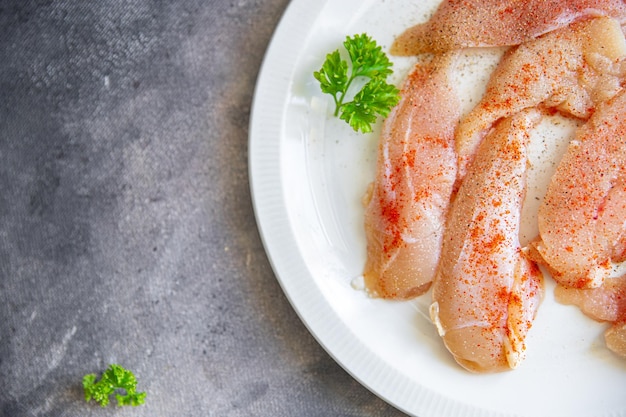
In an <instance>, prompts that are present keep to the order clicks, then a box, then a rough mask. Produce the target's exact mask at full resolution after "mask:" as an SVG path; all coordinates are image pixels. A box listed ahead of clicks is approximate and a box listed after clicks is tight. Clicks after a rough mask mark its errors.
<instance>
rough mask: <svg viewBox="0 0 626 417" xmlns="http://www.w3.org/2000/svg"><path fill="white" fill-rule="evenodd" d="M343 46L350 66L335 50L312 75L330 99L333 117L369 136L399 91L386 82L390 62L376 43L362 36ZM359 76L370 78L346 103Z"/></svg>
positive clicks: (395, 102) (386, 112)
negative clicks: (333, 108) (333, 110)
mask: <svg viewBox="0 0 626 417" xmlns="http://www.w3.org/2000/svg"><path fill="white" fill-rule="evenodd" d="M343 46H344V47H345V48H346V50H347V51H348V56H349V57H350V63H351V65H350V66H348V62H347V61H346V60H344V59H342V58H341V54H340V53H339V50H336V51H334V52H331V53H330V54H328V55H327V56H326V60H325V61H324V64H323V65H322V68H321V69H320V70H319V71H315V72H314V73H313V76H314V77H315V79H316V80H318V81H319V83H320V87H321V89H322V92H324V93H326V94H330V95H331V96H333V100H334V101H335V112H334V115H335V116H338V117H339V118H340V119H341V120H344V121H346V122H347V123H348V124H349V125H350V126H352V128H353V129H354V130H355V131H357V132H358V131H359V130H360V131H361V132H363V133H368V132H371V131H372V124H374V123H375V122H376V118H377V117H378V116H382V117H386V116H387V115H388V114H389V112H390V111H391V109H392V108H393V106H395V105H396V104H398V101H399V100H400V95H399V94H400V92H399V91H398V89H397V88H396V87H395V86H394V85H392V84H388V83H387V77H388V76H389V75H390V74H391V73H392V72H393V71H392V69H391V66H392V63H391V61H389V58H388V57H387V55H386V54H385V53H384V52H383V50H382V48H381V47H380V46H378V45H377V44H376V41H374V40H372V38H370V37H369V36H367V35H366V34H365V33H363V34H361V35H354V36H353V37H350V36H348V37H346V40H345V41H344V43H343ZM358 77H366V78H369V81H368V82H367V83H366V84H365V85H364V86H363V87H362V88H361V90H359V91H358V92H357V93H356V94H354V96H353V97H352V100H351V101H346V100H347V98H348V92H349V89H350V86H351V85H352V82H353V81H354V80H355V79H357V78H358ZM351 93H352V92H351Z"/></svg>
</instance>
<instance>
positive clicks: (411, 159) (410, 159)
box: [404, 149, 416, 168]
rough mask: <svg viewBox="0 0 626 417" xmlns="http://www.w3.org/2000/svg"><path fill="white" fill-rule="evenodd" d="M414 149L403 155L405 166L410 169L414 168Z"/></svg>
mask: <svg viewBox="0 0 626 417" xmlns="http://www.w3.org/2000/svg"><path fill="white" fill-rule="evenodd" d="M415 153H416V152H415V149H411V150H410V151H408V152H405V154H404V158H405V161H406V164H407V165H408V166H409V167H410V168H415Z"/></svg>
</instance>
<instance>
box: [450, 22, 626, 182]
mask: <svg viewBox="0 0 626 417" xmlns="http://www.w3.org/2000/svg"><path fill="white" fill-rule="evenodd" d="M625 58H626V40H625V39H624V34H623V33H622V30H621V27H620V25H619V23H618V22H617V21H616V20H614V19H611V18H607V17H601V18H595V19H588V20H585V21H582V22H578V23H575V24H572V25H571V26H569V27H566V28H563V29H560V30H557V31H554V32H551V33H549V34H547V35H544V36H542V37H540V38H539V39H536V40H534V41H530V42H527V43H524V44H522V45H520V46H519V47H517V48H514V49H512V50H510V51H509V52H508V53H507V54H506V55H505V56H504V57H503V59H502V61H501V62H500V63H499V64H498V66H497V68H496V70H495V71H494V72H493V74H492V76H491V78H490V80H489V83H488V84H487V88H486V91H485V94H484V96H483V98H482V99H481V101H480V102H479V103H478V104H477V105H476V106H475V107H474V108H473V109H472V111H471V112H470V113H469V114H467V115H466V116H465V117H464V118H463V120H462V121H461V123H460V125H459V128H458V130H457V133H456V146H457V149H456V150H457V153H458V154H459V178H462V177H463V176H464V175H465V172H466V168H467V165H468V164H469V163H471V161H472V159H473V157H474V154H475V152H476V149H477V148H478V145H479V144H480V141H481V140H482V139H483V138H484V136H485V135H486V134H487V132H488V131H489V129H490V128H491V127H492V126H493V123H495V122H496V121H497V120H498V119H500V118H503V117H508V116H510V115H512V114H515V113H517V112H519V111H520V110H523V109H525V108H530V107H536V106H538V105H542V106H543V107H547V108H554V109H556V110H557V111H560V112H562V113H565V114H567V115H572V116H574V117H577V118H580V119H586V118H588V117H589V116H590V114H591V113H592V111H593V108H594V107H595V105H596V104H597V103H600V102H602V101H605V100H607V99H608V98H610V97H612V96H613V95H615V94H616V93H617V91H619V89H620V81H621V79H622V77H623V75H624V73H625V72H626V65H623V60H624V59H625Z"/></svg>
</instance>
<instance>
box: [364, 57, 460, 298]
mask: <svg viewBox="0 0 626 417" xmlns="http://www.w3.org/2000/svg"><path fill="white" fill-rule="evenodd" d="M455 57H456V55H455V54H450V55H444V56H438V57H435V58H434V59H433V60H432V61H429V62H426V63H418V64H417V65H416V66H415V68H414V70H413V71H412V73H411V74H410V75H409V76H408V78H407V80H406V81H405V83H404V86H403V88H402V91H401V97H402V98H401V101H400V103H399V104H398V105H397V106H396V107H395V108H394V110H393V111H392V113H391V114H390V115H389V117H388V118H387V120H386V121H385V123H384V126H383V132H382V137H381V141H380V144H379V150H378V162H377V163H378V166H377V174H376V179H375V182H374V183H373V184H372V186H371V189H370V190H369V191H368V193H367V195H366V197H365V199H364V200H365V204H366V211H365V230H366V236H367V261H366V265H365V271H364V277H365V285H366V288H367V290H368V291H369V293H370V294H371V295H373V296H375V297H381V298H388V299H408V298H412V297H415V296H418V295H420V294H423V293H424V292H425V291H426V290H428V288H429V287H430V284H431V281H432V279H433V276H434V273H435V268H436V266H437V263H438V262H439V253H440V249H441V239H442V236H443V229H444V223H445V217H446V214H447V211H448V205H449V201H450V195H451V193H452V187H453V184H454V181H455V178H456V161H457V158H456V154H455V152H454V128H455V127H456V125H457V123H458V121H459V118H460V113H459V107H460V106H459V102H458V97H457V95H456V92H455V91H454V88H453V87H452V85H451V84H450V80H449V77H448V73H449V71H451V69H452V66H453V63H454V62H455Z"/></svg>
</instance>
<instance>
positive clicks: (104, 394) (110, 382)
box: [83, 364, 146, 407]
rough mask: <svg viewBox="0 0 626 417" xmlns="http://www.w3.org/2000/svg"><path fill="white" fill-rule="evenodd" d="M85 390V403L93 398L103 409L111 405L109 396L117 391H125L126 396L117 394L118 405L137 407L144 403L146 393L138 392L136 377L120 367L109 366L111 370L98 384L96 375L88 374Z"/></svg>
mask: <svg viewBox="0 0 626 417" xmlns="http://www.w3.org/2000/svg"><path fill="white" fill-rule="evenodd" d="M83 388H84V389H85V401H87V402H89V401H90V400H91V399H92V398H93V399H94V400H95V401H96V402H98V403H100V405H101V406H102V407H106V406H107V405H108V404H109V396H110V395H112V394H113V393H114V392H115V391H116V390H124V391H126V394H120V393H116V394H115V398H116V399H117V404H118V405H120V406H122V405H132V406H137V405H141V404H143V403H144V400H145V398H146V393H145V392H136V389H137V379H136V378H135V375H134V374H133V373H132V372H131V371H129V370H127V369H124V368H122V367H121V366H120V365H115V364H113V365H109V368H108V369H107V370H106V371H105V372H104V374H102V378H101V379H100V381H98V382H96V374H87V375H85V376H84V377H83Z"/></svg>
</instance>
